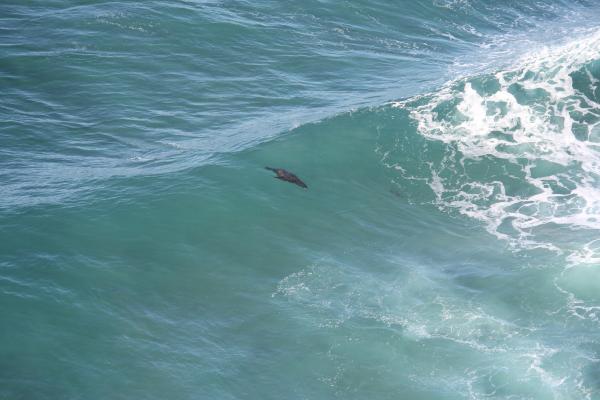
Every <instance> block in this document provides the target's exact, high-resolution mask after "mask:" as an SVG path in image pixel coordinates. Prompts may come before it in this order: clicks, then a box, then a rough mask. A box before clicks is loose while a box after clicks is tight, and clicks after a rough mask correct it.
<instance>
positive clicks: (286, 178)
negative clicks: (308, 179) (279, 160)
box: [265, 167, 308, 189]
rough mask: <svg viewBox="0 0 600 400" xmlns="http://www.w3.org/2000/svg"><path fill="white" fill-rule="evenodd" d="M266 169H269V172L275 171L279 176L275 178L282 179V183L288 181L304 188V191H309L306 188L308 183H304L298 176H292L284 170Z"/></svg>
mask: <svg viewBox="0 0 600 400" xmlns="http://www.w3.org/2000/svg"><path fill="white" fill-rule="evenodd" d="M265 169H268V170H269V171H273V172H275V173H276V174H277V176H274V177H273V178H277V179H281V180H282V181H287V182H290V183H293V184H294V185H298V186H300V187H303V188H304V189H308V186H306V183H304V182H302V179H300V178H298V177H297V176H296V175H294V174H292V173H291V172H288V171H286V170H285V169H283V168H271V167H265Z"/></svg>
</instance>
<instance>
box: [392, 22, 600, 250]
mask: <svg viewBox="0 0 600 400" xmlns="http://www.w3.org/2000/svg"><path fill="white" fill-rule="evenodd" d="M599 55H600V31H596V32H594V33H592V34H588V35H587V36H585V37H583V38H579V39H577V40H574V41H572V42H570V43H567V44H563V45H561V46H556V47H552V48H549V47H545V48H542V49H540V50H538V51H535V52H532V53H530V54H529V55H527V56H526V57H523V58H522V59H520V60H518V61H516V62H515V63H514V66H513V67H511V68H508V69H506V70H503V71H500V72H497V73H495V74H494V75H487V76H479V77H475V78H467V79H461V80H457V81H453V82H450V83H449V84H447V85H446V86H445V87H444V88H442V89H441V90H440V91H439V92H437V93H433V94H429V95H424V96H420V97H418V98H416V99H410V100H407V101H403V102H397V103H395V104H394V105H395V106H402V107H406V108H407V109H408V110H409V111H410V116H411V118H412V119H414V120H415V121H416V123H417V129H418V132H419V133H420V134H422V135H423V136H425V137H426V138H428V139H430V140H435V141H442V142H444V143H446V144H447V145H448V146H449V148H450V147H451V148H454V149H456V150H458V151H459V152H460V154H461V158H460V160H459V161H458V162H457V161H456V160H454V159H453V157H454V154H449V155H448V156H447V157H446V158H445V159H444V160H443V161H442V162H441V163H439V164H437V165H434V164H431V165H430V166H431V168H430V176H429V177H428V185H429V186H430V188H431V190H432V191H433V193H434V194H435V196H436V204H437V206H438V207H439V208H440V209H443V210H457V211H459V212H460V213H462V214H464V215H467V216H469V217H471V218H475V219H477V220H480V221H482V222H483V223H484V224H485V226H486V228H487V230H488V231H489V232H490V233H492V234H494V235H496V236H497V237H499V238H502V239H506V240H508V241H509V242H510V243H511V244H512V245H514V246H515V247H519V248H522V247H525V248H535V247H542V248H547V249H551V250H555V251H557V252H561V251H562V248H561V246H560V245H557V244H556V243H553V241H552V240H548V239H547V238H544V237H543V236H544V235H543V234H538V233H539V232H540V231H543V230H544V229H547V228H548V227H549V225H550V224H553V225H559V226H562V227H568V228H569V229H581V228H585V229H592V230H600V148H599V146H598V145H597V143H595V142H594V138H593V136H594V135H595V134H596V132H598V131H599V129H600V125H599V124H600V103H598V101H597V98H596V96H597V94H596V95H594V94H593V93H594V91H596V92H597V90H598V79H597V78H596V77H595V76H594V71H592V69H593V68H594V66H593V64H592V63H593V62H594V61H595V60H596V59H598V56H599ZM575 74H578V75H581V76H583V77H584V78H583V79H587V82H585V83H587V87H583V88H582V87H581V85H582V84H581V82H579V83H577V84H575V83H574V78H573V77H574V76H575ZM595 74H596V75H597V71H596V72H595ZM578 79H580V80H581V79H582V78H581V77H580V78H578ZM590 93H591V94H590ZM449 153H451V152H450V151H449ZM490 160H492V161H493V162H496V163H502V165H503V166H504V168H505V169H506V168H507V167H511V168H512V169H513V170H516V171H517V176H511V173H509V172H506V178H514V179H517V180H520V181H522V182H523V183H524V185H525V186H527V190H524V191H515V190H509V188H507V180H506V179H492V180H481V179H473V178H470V177H469V174H468V173H465V172H464V171H465V163H466V162H467V161H469V162H470V163H471V165H474V166H471V168H486V165H488V163H489V162H490ZM444 172H450V173H449V174H448V173H446V174H444ZM444 176H445V178H444ZM448 176H450V177H448ZM404 177H405V178H407V179H422V177H417V176H406V175H404ZM507 226H508V227H510V228H509V229H507V228H506V227H507ZM585 251H586V250H585V248H584V250H583V252H584V253H581V252H579V253H578V254H579V255H575V254H574V255H571V256H570V257H571V259H572V260H577V261H579V260H582V259H585V260H588V261H590V260H593V261H597V257H596V256H593V255H590V254H589V252H587V253H585Z"/></svg>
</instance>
